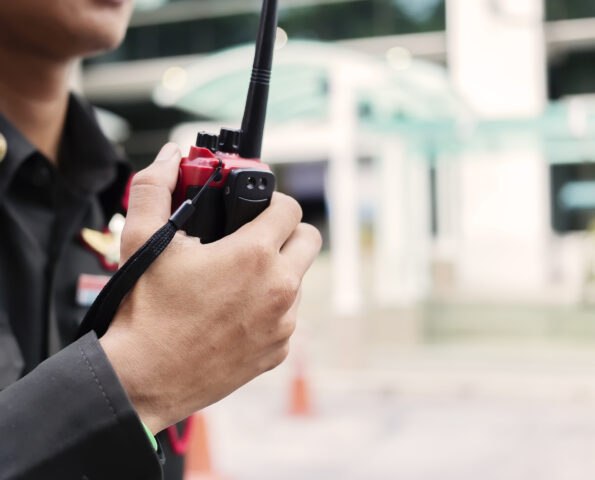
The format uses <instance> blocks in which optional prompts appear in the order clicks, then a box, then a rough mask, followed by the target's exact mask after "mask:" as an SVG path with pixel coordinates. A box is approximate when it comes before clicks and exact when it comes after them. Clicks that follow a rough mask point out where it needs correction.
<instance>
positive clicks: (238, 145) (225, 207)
mask: <svg viewBox="0 0 595 480" xmlns="http://www.w3.org/2000/svg"><path fill="white" fill-rule="evenodd" d="M277 10H278V8H277V0H264V3H263V6H262V14H261V19H260V29H259V32H258V39H257V42H256V53H255V57H254V66H253V69H252V77H251V79H250V88H249V90H248V98H247V101H246V108H245V111H244V118H243V120H242V126H241V129H240V130H230V129H226V128H223V129H221V132H220V133H219V135H210V134H208V133H205V132H201V133H199V134H198V137H197V139H196V146H194V147H191V148H190V153H189V155H188V156H187V157H186V158H183V159H182V163H181V166H180V176H179V179H178V185H177V188H176V191H175V192H174V195H173V206H174V209H175V208H178V207H179V206H180V205H182V204H183V203H184V202H185V201H191V199H193V198H194V197H195V196H196V195H197V194H198V193H199V192H201V191H202V193H201V195H200V199H199V200H198V201H197V202H196V203H195V204H194V207H195V211H194V213H193V214H192V216H191V217H190V218H189V219H188V220H187V221H185V222H184V224H183V226H182V228H183V229H184V230H185V231H186V233H187V234H188V235H191V236H194V237H199V238H200V239H201V242H203V243H209V242H213V241H216V240H219V239H220V238H222V237H224V236H225V235H229V234H230V233H233V232H235V231H236V230H237V229H238V228H240V227H241V226H242V225H244V224H245V223H247V222H250V221H252V220H254V219H255V218H256V217H257V216H258V215H259V214H260V213H262V211H263V210H264V209H265V208H267V207H268V206H269V204H270V202H271V197H272V195H273V191H274V190H275V176H274V175H273V174H272V173H271V171H270V168H269V167H268V166H267V165H265V164H263V163H261V161H260V153H261V148H262V138H263V132H264V124H265V118H266V109H267V101H268V94H269V83H270V78H271V68H272V64H273V52H274V47H275V35H276V31H277ZM217 170H218V172H217ZM214 173H215V177H213V178H212V180H211V181H210V179H211V177H212V176H213V174H214ZM209 181H210V183H209ZM203 189H204V190H203Z"/></svg>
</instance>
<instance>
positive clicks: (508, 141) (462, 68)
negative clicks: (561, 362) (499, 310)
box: [83, 0, 595, 310]
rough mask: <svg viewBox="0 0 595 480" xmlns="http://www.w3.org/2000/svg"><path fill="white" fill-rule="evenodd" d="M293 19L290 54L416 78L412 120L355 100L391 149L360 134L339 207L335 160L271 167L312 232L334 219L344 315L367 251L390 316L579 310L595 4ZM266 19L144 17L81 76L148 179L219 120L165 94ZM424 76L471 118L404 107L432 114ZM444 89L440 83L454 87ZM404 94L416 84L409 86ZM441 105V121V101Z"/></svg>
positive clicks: (587, 213)
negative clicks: (506, 302)
mask: <svg viewBox="0 0 595 480" xmlns="http://www.w3.org/2000/svg"><path fill="white" fill-rule="evenodd" d="M280 4H281V14H280V27H281V28H282V29H283V32H284V33H285V34H287V37H288V38H289V40H290V42H291V41H294V40H315V41H323V42H327V43H330V44H331V45H332V46H334V47H337V48H347V49H350V50H352V51H354V52H355V53H357V54H358V55H362V56H365V57H366V58H369V59H371V60H372V61H374V62H375V64H374V65H380V64H384V65H386V66H387V68H392V69H393V70H394V72H395V75H397V76H401V77H403V78H404V79H405V80H404V82H401V84H399V85H397V86H395V90H399V91H401V92H405V93H403V94H402V95H401V96H400V97H399V99H398V100H395V102H396V103H399V102H401V103H399V105H398V107H395V108H392V107H391V108H392V109H391V110H390V112H389V113H388V114H384V115H382V114H378V113H377V110H378V109H379V108H380V107H379V106H381V105H382V104H383V101H384V99H386V98H389V96H390V95H392V94H393V93H394V92H393V93H390V94H389V93H388V92H385V93H386V95H384V96H383V91H380V90H378V95H376V97H377V98H374V99H372V100H369V101H360V100H359V99H358V101H357V111H356V113H355V114H354V115H355V116H356V118H355V120H354V121H357V122H358V123H359V124H366V123H367V124H368V127H369V129H370V130H375V131H376V132H377V134H378V135H377V136H374V135H363V136H362V137H361V138H362V143H365V142H369V144H370V145H372V146H371V147H370V148H364V149H363V153H358V156H357V158H355V160H354V163H353V164H351V166H349V168H347V169H339V170H337V171H339V172H340V174H344V170H348V174H345V175H346V176H344V177H342V179H341V182H343V183H341V185H346V187H345V188H346V189H347V193H346V194H345V195H344V196H343V197H341V196H340V195H338V196H335V197H332V195H331V194H329V192H328V191H327V192H326V195H325V184H324V182H323V181H322V180H321V178H322V177H323V175H324V172H325V171H326V169H327V168H331V166H332V164H333V163H332V162H330V161H329V162H327V161H328V160H329V159H328V158H324V157H325V155H317V156H316V157H315V158H309V159H305V160H303V159H299V160H295V161H288V162H282V161H281V160H282V159H281V158H274V157H275V155H272V156H273V158H267V161H270V162H271V163H283V165H281V166H279V167H278V168H279V173H280V178H281V180H282V183H283V186H284V189H285V190H286V191H289V192H290V193H293V194H294V195H296V196H298V198H300V197H301V198H300V200H301V201H302V203H303V204H304V205H305V207H306V208H305V209H306V214H307V216H308V219H310V220H312V221H315V222H316V223H318V224H319V225H320V226H321V227H323V228H325V227H326V225H327V223H326V221H325V218H326V215H325V213H326V209H327V206H328V208H330V211H331V222H330V230H331V235H330V237H331V248H332V249H333V250H336V251H340V252H341V254H340V255H341V256H340V258H338V257H337V258H335V264H336V265H340V266H337V267H336V268H337V274H336V276H335V277H334V278H335V279H336V283H337V287H336V288H337V289H338V290H340V291H341V292H343V294H342V295H339V297H337V298H338V299H337V303H338V304H345V305H347V306H348V308H347V310H349V309H351V308H356V307H357V306H358V305H361V303H362V300H361V299H358V297H359V296H361V293H360V292H361V291H362V290H363V289H364V288H363V286H362V283H365V279H364V280H362V276H361V268H360V267H359V266H358V264H359V262H360V255H361V252H362V251H364V252H365V251H366V250H371V251H372V252H373V254H374V255H375V257H376V261H375V262H374V264H375V267H374V268H375V273H374V274H373V275H372V282H373V284H374V286H375V287H374V290H375V291H376V297H377V300H378V301H379V302H382V303H401V304H403V303H404V304H407V303H411V302H418V301H420V300H423V299H425V298H428V297H429V296H431V295H439V296H441V295H446V296H455V297H456V296H462V297H464V298H466V297H468V296H476V297H477V296H480V297H482V298H491V297H494V296H495V297H496V298H507V299H515V298H517V299H527V298H540V299H544V298H547V299H548V300H551V301H558V300H559V301H569V300H570V301H576V300H577V299H580V298H581V297H582V296H583V295H584V294H585V292H586V291H587V290H588V288H589V282H590V280H589V278H590V276H591V272H590V269H591V267H590V265H589V263H590V262H591V259H590V256H591V250H590V242H592V240H590V237H589V236H588V235H586V234H585V233H584V232H586V231H587V230H588V228H589V224H590V222H591V219H592V217H593V215H594V214H595V164H593V163H592V160H594V158H593V157H594V156H595V103H594V102H593V100H592V97H591V96H592V95H593V94H594V93H595V80H594V78H595V76H594V75H593V73H595V72H593V70H594V69H595V3H593V2H592V1H591V0H548V1H546V2H545V4H544V3H543V1H542V0H447V1H446V2H444V1H443V0H416V1H414V2H412V1H407V0H318V1H315V0H281V2H280ZM259 8H260V1H259V0H194V1H191V0H178V1H173V0H172V1H165V0H143V1H141V0H137V11H136V12H135V14H134V17H133V21H132V25H131V28H130V30H129V32H128V35H127V38H126V40H125V42H124V44H123V45H122V47H121V48H119V49H118V50H117V51H115V52H113V53H110V54H108V55H105V56H102V57H98V58H96V59H92V60H89V61H87V62H86V63H85V65H84V73H83V86H84V90H85V93H86V95H87V96H88V97H89V99H90V100H91V101H92V102H93V103H94V104H95V105H98V106H99V107H101V108H103V109H105V110H108V111H111V112H114V113H116V114H117V115H119V116H120V117H122V118H123V119H125V120H126V121H127V122H128V124H129V127H130V135H129V137H128V138H127V139H126V140H125V141H124V142H123V146H124V148H125V150H126V151H127V153H128V155H129V156H130V157H131V158H132V160H133V161H134V162H135V163H136V165H137V166H142V165H144V164H146V163H147V162H148V161H150V160H151V159H152V158H153V156H154V154H155V152H156V151H157V150H158V149H159V147H160V146H161V145H162V144H163V143H164V142H165V141H167V140H168V139H170V138H171V137H172V132H175V131H178V132H179V128H180V127H179V126H180V125H181V124H186V123H189V122H200V123H205V122H209V121H211V120H217V121H218V120H219V119H218V118H214V117H213V116H211V115H209V113H208V112H207V111H205V110H201V109H189V108H180V105H179V104H178V105H176V104H171V105H169V106H164V105H163V104H161V105H158V104H157V103H156V102H155V101H154V98H155V97H154V93H155V90H156V88H157V87H158V86H162V87H163V86H164V85H165V86H166V87H167V86H168V87H169V88H170V89H171V90H176V89H179V90H180V91H183V90H184V89H185V88H186V87H187V86H188V83H189V82H191V81H192V79H191V78H190V79H189V78H188V72H189V71H193V72H195V76H198V77H200V72H199V71H197V70H196V68H194V69H193V68H192V66H196V65H200V62H201V60H202V59H203V58H204V56H205V55H207V54H209V53H212V52H215V51H219V50H222V49H226V48H231V47H235V46H237V45H241V44H246V43H252V42H253V39H254V32H255V31H256V28H257V23H258V11H259ZM355 53H354V55H355ZM331 55H333V54H331ZM416 62H417V63H416ZM427 62H432V63H434V64H435V65H437V66H438V67H441V68H446V69H447V71H448V75H449V78H450V84H451V86H452V92H454V93H456V95H457V96H458V98H459V100H460V104H461V105H462V106H464V107H465V108H460V109H458V110H457V111H458V113H456V114H452V112H446V113H445V112H444V111H438V112H433V113H432V114H431V115H429V116H427V115H423V114H419V111H416V107H411V108H409V107H408V106H407V105H408V101H409V100H411V99H413V100H415V101H418V100H419V102H418V103H420V102H422V103H423V100H424V97H427V95H428V93H429V92H430V91H432V89H433V88H434V89H435V87H434V86H432V85H429V83H431V82H429V81H428V80H429V79H430V77H429V76H427V75H426V76H423V75H422V76H416V75H417V74H418V73H419V72H420V69H421V70H423V69H424V68H425V66H426V65H428V63H427ZM415 65H420V68H418V69H417V70H416V68H415ZM370 68H372V67H370ZM353 71H354V70H352V71H351V72H352V73H353ZM424 71H425V70H424ZM350 75H351V73H350ZM432 75H434V74H432ZM440 75H441V74H440V73H439V69H437V70H436V75H435V78H438V79H439V81H442V80H440V79H441V78H442V77H441V76H440ZM432 78H434V77H432ZM407 79H409V80H410V83H416V84H415V85H413V86H409V87H404V86H403V85H404V83H406V81H407ZM416 79H419V81H417V80H416ZM319 83H320V82H319ZM434 83H436V82H434ZM320 84H321V85H322V87H321V88H322V92H323V93H324V92H325V87H324V85H325V83H324V81H323V82H322V83H320ZM327 87H328V85H327ZM415 89H417V90H415ZM327 90H328V88H327ZM331 90H333V88H331ZM334 90H336V88H335V89H334ZM370 90H374V89H373V88H370ZM445 91H446V90H445ZM452 92H451V93H452ZM330 96H331V97H332V95H330ZM397 97H398V95H397ZM344 98H347V97H344ZM594 98H595V97H594ZM391 101H392V100H391ZM330 103H332V101H331V102H330ZM384 103H385V104H386V103H390V101H384ZM426 103H428V100H427V98H426ZM430 103H431V104H432V105H435V106H436V108H437V109H439V108H438V103H439V102H438V101H434V99H432V101H431V102H430ZM408 108H409V109H408ZM411 111H413V112H414V113H413V114H411V115H409V113H410V112H411ZM370 112H372V114H370ZM399 112H400V113H399ZM465 112H466V113H465ZM385 113H386V112H385ZM399 115H401V116H399ZM448 115H450V116H451V117H452V118H446V116H448ZM368 118H371V119H372V120H371V121H369V122H367V119H368ZM237 121H238V123H239V118H238V120H237ZM347 127H349V128H353V127H354V125H353V124H351V125H348V124H346V128H347ZM344 131H345V132H347V130H344ZM353 131H355V130H353ZM331 132H334V133H333V136H332V137H328V138H331V139H332V138H335V139H336V138H337V130H334V131H331ZM300 133H303V132H300ZM304 135H305V137H304V138H306V139H307V138H311V136H312V134H311V133H309V132H306V133H304ZM339 136H340V134H339ZM329 142H330V140H329ZM271 151H274V150H271ZM335 154H338V155H348V153H347V154H346V153H345V152H344V151H343V152H338V153H337V151H335ZM329 155H330V154H329ZM306 163H307V164H308V166H305V164H306ZM329 165H331V166H329ZM331 170H332V168H331ZM331 173H332V172H331ZM349 175H350V176H349ZM331 177H332V178H335V177H336V176H333V175H331ZM337 178H338V177H337ZM391 179H393V180H391ZM356 180H357V181H356ZM383 181H384V182H383ZM391 181H392V182H393V183H392V184H393V188H391ZM327 186H328V185H327ZM336 190H337V189H336V188H335V191H336ZM330 191H333V189H332V188H330ZM399 192H405V193H399ZM376 194H377V195H376ZM349 195H351V196H352V197H354V196H357V204H356V203H354V202H351V201H350V199H349ZM370 199H372V200H370ZM349 205H351V206H350V207H349ZM348 207H349V208H351V210H348V209H347V208H348ZM341 208H345V210H343V211H342V213H341V214H337V215H335V217H337V218H347V217H349V216H350V215H351V217H357V220H358V221H357V222H356V221H355V220H353V221H351V222H350V221H349V220H346V221H345V222H343V223H340V224H336V223H335V224H334V223H333V218H334V217H333V214H334V213H335V214H336V213H337V211H338V210H337V209H339V210H340V209H341ZM333 231H334V234H333ZM575 232H579V233H578V234H577V233H575ZM581 232H583V233H581ZM354 236H357V238H354ZM333 237H334V239H335V241H334V242H333ZM368 238H371V240H370V241H368V240H367V239H368ZM338 239H339V240H338ZM349 239H351V240H349ZM593 242H595V241H593ZM368 246H373V247H372V248H368ZM593 250H595V249H593ZM593 262H595V260H593ZM594 268H595V267H594Z"/></svg>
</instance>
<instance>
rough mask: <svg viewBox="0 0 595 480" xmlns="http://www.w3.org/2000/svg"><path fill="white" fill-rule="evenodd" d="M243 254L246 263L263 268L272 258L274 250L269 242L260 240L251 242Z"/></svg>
mask: <svg viewBox="0 0 595 480" xmlns="http://www.w3.org/2000/svg"><path fill="white" fill-rule="evenodd" d="M244 252H245V254H246V257H247V258H246V260H247V261H249V262H251V263H253V264H256V265H260V266H265V265H267V264H268V262H269V260H270V259H271V258H272V256H273V252H274V249H273V247H272V245H271V244H269V242H267V241H266V240H264V239H262V238H260V239H255V240H254V241H253V242H251V243H250V245H249V246H248V248H246V249H245V250H244Z"/></svg>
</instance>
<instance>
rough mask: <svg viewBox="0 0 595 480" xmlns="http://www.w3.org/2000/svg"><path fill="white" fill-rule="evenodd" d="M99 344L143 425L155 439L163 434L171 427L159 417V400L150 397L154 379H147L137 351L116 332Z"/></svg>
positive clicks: (109, 334)
mask: <svg viewBox="0 0 595 480" xmlns="http://www.w3.org/2000/svg"><path fill="white" fill-rule="evenodd" d="M99 343H100V344H101V346H102V348H103V350H104V352H105V354H106V356H107V358H108V360H109V361H110V363H111V365H112V367H113V369H114V371H115V372H116V375H117V376H118V379H119V381H120V383H121V385H122V387H123V388H124V390H125V392H126V394H127V395H128V398H129V399H130V401H131V403H132V405H133V407H134V409H135V410H136V413H137V415H138V416H139V418H140V421H141V422H142V423H143V424H144V425H145V427H146V428H147V429H148V430H149V431H150V432H151V433H152V434H153V435H156V434H157V433H159V432H160V431H162V430H164V429H165V428H166V427H167V426H168V424H167V422H166V421H165V420H164V419H163V418H162V416H161V415H160V413H161V411H160V408H159V406H158V401H157V398H156V397H155V396H154V395H152V394H151V392H152V390H153V388H152V387H153V384H152V382H154V379H153V380H151V379H150V378H148V377H147V376H146V375H145V373H144V370H145V368H143V367H144V366H143V360H142V359H140V358H139V356H138V355H136V352H137V351H138V347H137V346H135V345H131V344H130V342H128V341H127V339H126V338H125V336H124V335H122V334H119V333H113V332H108V333H106V334H105V335H104V336H103V337H102V338H100V339H99Z"/></svg>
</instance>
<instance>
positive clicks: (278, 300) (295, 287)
mask: <svg viewBox="0 0 595 480" xmlns="http://www.w3.org/2000/svg"><path fill="white" fill-rule="evenodd" d="M300 284H301V282H300V279H299V277H298V276H297V275H294V274H285V275H284V277H282V278H281V279H280V280H279V281H278V283H277V284H276V285H275V286H274V287H273V288H272V291H271V297H272V300H273V305H274V308H275V309H276V311H280V312H286V311H287V310H289V309H290V308H291V306H292V305H293V303H294V302H295V300H296V298H297V294H298V292H299V289H300Z"/></svg>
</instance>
